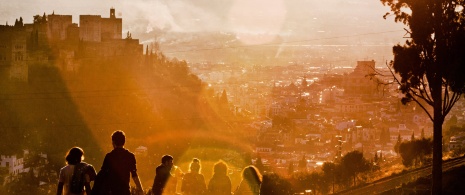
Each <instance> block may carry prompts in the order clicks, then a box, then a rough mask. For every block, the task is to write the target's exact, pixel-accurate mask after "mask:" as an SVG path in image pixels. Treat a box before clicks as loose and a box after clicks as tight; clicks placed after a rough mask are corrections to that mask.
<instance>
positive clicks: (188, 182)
mask: <svg viewBox="0 0 465 195" xmlns="http://www.w3.org/2000/svg"><path fill="white" fill-rule="evenodd" d="M200 168H201V166H200V160H199V159H197V158H194V159H192V162H191V164H190V166H189V170H190V171H189V173H186V174H185V175H184V177H183V179H182V185H181V191H182V192H183V194H185V195H202V194H204V193H205V192H206V191H207V185H206V184H205V178H204V176H203V175H202V174H201V173H200Z"/></svg>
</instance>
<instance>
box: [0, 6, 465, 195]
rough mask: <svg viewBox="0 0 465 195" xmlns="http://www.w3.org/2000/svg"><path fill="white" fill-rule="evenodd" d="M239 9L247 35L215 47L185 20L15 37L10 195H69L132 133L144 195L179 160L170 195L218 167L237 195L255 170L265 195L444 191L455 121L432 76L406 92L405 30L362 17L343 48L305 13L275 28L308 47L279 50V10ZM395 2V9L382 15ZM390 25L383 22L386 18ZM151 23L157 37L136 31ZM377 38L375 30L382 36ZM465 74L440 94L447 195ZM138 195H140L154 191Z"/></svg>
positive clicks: (49, 29) (44, 24)
mask: <svg viewBox="0 0 465 195" xmlns="http://www.w3.org/2000/svg"><path fill="white" fill-rule="evenodd" d="M104 2H105V3H103V4H105V6H107V2H106V1H104ZM154 2H156V3H155V4H156V5H157V6H158V7H157V9H158V11H160V9H161V8H160V5H161V4H163V3H165V4H163V5H165V6H167V7H168V8H169V9H170V10H171V12H173V13H177V12H176V11H179V10H177V9H180V10H182V9H183V8H185V7H187V4H183V5H182V6H181V5H178V4H174V3H173V2H171V3H169V2H164V1H154ZM225 2H226V1H225ZM227 2H228V3H230V4H232V5H230V4H228V6H230V8H229V9H228V10H229V12H230V15H234V14H236V15H234V19H235V20H233V21H235V22H236V23H234V22H232V24H236V25H237V26H241V25H242V26H241V27H242V28H239V30H238V29H236V31H228V30H227V29H226V28H225V27H223V26H216V27H215V28H214V30H212V31H210V32H203V31H200V30H198V29H200V28H201V27H202V28H204V27H205V26H207V25H206V24H202V25H200V24H198V25H199V26H198V27H195V25H194V26H192V24H190V23H189V22H185V23H183V22H182V20H179V18H176V17H181V15H182V14H181V13H177V15H176V14H173V17H174V18H175V19H173V21H175V22H173V21H172V22H171V23H169V24H165V26H160V25H156V24H160V21H158V23H156V22H155V23H151V22H150V18H149V20H148V21H149V22H148V23H147V21H142V20H141V21H138V22H134V21H135V20H136V19H135V18H137V17H134V15H131V14H129V13H126V12H123V14H122V13H121V11H119V10H118V9H119V8H118V7H112V5H109V6H107V7H106V8H103V9H105V11H106V12H107V13H106V14H102V15H99V14H98V13H102V10H99V11H98V13H90V14H87V13H75V12H73V13H62V12H61V11H58V9H59V8H60V7H56V8H50V9H52V11H51V13H49V11H48V10H50V9H47V10H40V11H41V12H43V11H46V12H45V13H41V14H35V15H23V16H20V15H16V16H14V17H16V18H15V21H14V22H11V21H9V20H8V21H7V22H6V23H5V25H0V134H1V135H2V136H1V143H0V155H1V159H0V194H56V193H57V189H59V186H60V182H61V179H60V178H61V173H60V170H61V168H62V167H63V166H66V165H67V161H68V158H67V157H66V160H65V156H67V155H68V154H69V152H70V151H71V150H70V148H73V147H80V148H82V150H83V151H84V154H83V155H84V157H85V158H84V161H85V162H86V163H89V164H91V165H93V167H94V168H95V170H96V171H97V172H99V170H100V169H101V167H102V169H103V168H104V166H103V165H102V164H105V162H106V161H105V162H104V158H105V159H106V158H107V157H106V156H105V154H107V153H108V152H110V151H112V150H113V149H114V148H115V140H113V136H112V133H113V134H114V132H115V131H117V130H121V131H124V132H125V136H126V144H124V142H123V145H124V148H126V149H128V150H129V151H131V152H132V153H134V155H135V159H136V161H137V172H138V174H137V175H136V176H138V180H140V184H141V186H142V187H143V189H141V190H142V191H143V192H140V193H139V194H142V193H143V194H152V190H154V189H152V184H153V185H154V186H155V182H154V177H155V173H156V168H157V166H158V165H159V163H160V159H162V157H163V158H164V156H166V155H167V154H169V155H170V156H172V158H173V157H174V160H173V163H174V168H173V169H171V171H172V175H173V176H172V178H171V180H172V181H173V182H174V187H173V189H172V191H170V192H168V191H165V192H164V194H189V193H187V192H184V187H181V186H183V181H184V180H183V176H184V178H186V175H187V173H190V171H189V170H190V169H191V168H192V163H191V161H192V162H194V161H193V159H197V163H200V162H201V163H202V166H201V169H200V171H201V173H202V174H203V177H205V181H204V185H205V184H207V186H209V185H208V184H209V182H210V181H211V180H213V177H212V175H213V174H214V172H215V171H214V169H213V167H214V166H215V165H216V164H217V163H218V162H224V163H225V164H227V167H228V171H227V175H228V177H229V178H230V180H231V181H230V185H231V186H232V189H231V190H229V191H230V192H231V194H233V193H234V192H236V193H235V194H240V190H239V189H240V187H239V186H240V185H241V183H242V182H241V177H243V176H241V174H242V173H241V172H243V169H244V170H245V168H244V167H247V166H249V165H253V167H255V168H256V169H257V170H259V173H260V174H261V175H262V176H263V181H262V183H261V185H260V192H259V194H270V195H272V194H366V193H369V194H396V193H401V194H436V193H435V192H437V191H435V189H433V188H434V186H433V187H431V186H432V184H433V185H437V184H436V183H434V178H435V175H436V176H437V174H435V170H437V168H435V162H437V161H434V160H435V157H436V156H435V155H437V153H435V150H433V148H435V146H437V145H435V144H437V143H436V142H433V140H434V139H433V138H436V137H437V130H436V128H437V126H436V125H437V122H436V121H435V120H434V119H435V118H438V117H439V116H438V115H436V113H437V112H436V109H437V108H436V107H434V106H431V107H429V106H427V105H435V104H433V103H434V101H435V99H434V97H433V95H431V94H432V93H431V92H425V91H427V90H426V89H431V88H432V86H433V84H432V83H433V82H432V80H430V78H429V77H430V75H428V74H427V73H425V75H427V76H420V77H419V78H420V79H417V80H415V79H414V78H413V76H410V77H409V79H405V78H407V77H406V75H409V74H414V73H412V72H418V71H416V69H413V70H412V71H410V72H408V71H407V72H408V73H405V72H402V70H401V69H400V68H399V65H397V64H396V62H397V61H400V62H399V63H402V62H403V61H402V60H399V59H401V57H402V55H401V54H402V53H400V54H399V53H396V52H399V48H397V49H398V50H396V47H400V46H399V44H400V45H402V44H403V42H405V40H406V39H408V38H410V37H407V36H406V35H404V34H405V33H407V34H409V33H410V34H412V33H411V32H410V31H409V30H407V29H405V28H404V29H403V28H402V27H401V26H400V27H399V26H395V25H393V24H394V23H395V22H394V19H392V18H389V17H387V19H386V21H387V22H389V23H392V24H391V25H392V26H388V27H387V28H386V29H380V30H378V31H377V30H376V28H375V26H376V25H377V24H375V23H376V22H373V21H371V20H368V19H367V21H360V20H361V18H359V17H361V16H354V17H357V18H356V19H353V20H346V21H342V22H346V23H347V25H350V26H354V29H353V30H351V29H345V31H346V34H338V32H339V31H341V32H344V29H342V30H341V28H343V26H338V25H337V24H335V22H333V23H332V24H327V26H325V25H324V24H323V23H325V22H326V21H328V20H329V19H325V20H324V21H325V22H323V23H322V22H321V21H319V20H317V19H316V18H317V16H316V15H318V14H322V13H320V12H322V11H320V12H318V11H315V10H313V9H312V10H313V11H314V13H313V14H315V16H314V17H311V18H309V20H312V21H313V22H310V23H311V24H312V25H314V26H316V27H314V28H310V27H309V26H306V25H303V24H302V27H301V28H299V25H298V24H299V23H298V22H299V21H298V20H296V21H289V20H288V19H289V18H291V19H292V18H293V17H297V16H296V15H292V14H290V13H289V12H291V11H302V10H300V9H296V10H293V9H294V8H292V6H298V5H299V4H297V3H296V4H294V3H295V2H294V3H289V4H286V6H285V5H284V2H282V1H276V2H275V1H273V2H268V3H269V4H270V5H269V6H270V10H269V12H270V13H272V14H271V15H272V16H271V15H270V16H269V17H270V18H271V19H273V17H278V16H281V17H284V18H286V14H288V15H287V19H283V21H279V20H278V19H276V21H275V22H276V23H279V22H282V23H283V24H285V25H283V26H286V25H287V26H291V27H292V28H295V29H294V31H296V32H300V33H301V34H298V33H296V34H292V33H291V31H292V30H289V29H286V30H285V32H282V31H281V32H278V33H275V34H273V33H274V32H272V31H270V30H269V29H268V31H266V32H262V31H261V30H263V29H261V28H259V27H261V25H265V26H266V25H271V26H273V25H272V24H268V22H267V21H262V20H258V19H260V17H261V14H264V15H266V13H268V12H267V11H266V10H265V11H257V12H259V13H258V15H253V17H254V18H255V19H257V18H258V19H257V21H258V23H253V22H257V21H255V19H250V20H251V24H248V23H247V22H245V23H243V24H241V25H239V23H240V22H239V19H240V17H241V16H242V14H243V13H247V11H253V10H249V9H252V8H250V7H249V6H252V5H250V4H247V3H245V7H239V8H238V7H237V6H244V5H242V4H244V2H235V3H231V2H233V1H227ZM254 2H255V1H254ZM299 2H300V1H299ZM302 2H303V1H302ZM302 2H300V3H302ZM387 2H393V1H389V0H382V1H381V2H376V3H378V4H379V6H380V7H383V3H384V4H385V5H386V6H387V5H390V4H388V3H387ZM137 3H140V2H139V1H137ZM152 3H153V2H152ZM203 3H205V5H204V4H203ZM255 3H257V5H258V4H260V3H263V2H262V1H259V0H257V1H256V2H255ZM339 3H341V2H339ZM10 4H12V3H11V2H8V3H6V5H8V6H11V5H10ZM117 4H118V5H119V4H120V3H117ZM123 4H124V3H123ZM194 4H195V3H194ZM194 4H192V5H189V6H194ZM206 4H207V3H206V1H200V2H197V4H195V6H198V7H197V8H203V9H205V10H204V12H203V13H205V15H208V14H211V13H210V12H209V11H212V10H215V11H216V12H215V13H217V14H219V13H220V12H221V9H219V8H218V7H221V6H220V4H212V5H209V6H206ZM141 5H143V4H141ZM149 5H152V4H150V3H147V6H149ZM260 5H261V4H260ZM312 5H313V6H317V4H316V3H314V4H312ZM370 5H371V4H370ZM8 6H6V8H9V7H8ZM43 6H44V5H41V6H40V7H43ZM47 6H51V5H47ZM88 6H91V5H88ZM99 6H100V5H99ZM99 6H96V7H99ZM121 6H124V5H121ZM126 6H127V7H135V5H131V6H129V5H126ZM202 6H205V7H202ZM325 6H334V5H333V4H332V3H328V4H324V5H321V7H322V8H323V7H325ZM346 6H349V7H355V6H358V7H361V8H366V7H367V6H369V5H368V4H366V3H363V2H362V1H353V2H352V1H351V2H349V3H347V5H346ZM283 7H284V8H283ZM175 8H176V9H175ZM291 8H292V9H291ZM462 8H463V7H462ZM217 9H218V10H217ZM237 9H239V11H238V10H237ZM282 9H284V11H283V10H282ZM341 9H342V8H341ZM392 9H394V8H392ZM64 10H66V9H64ZM91 10H93V9H91ZM190 11H192V10H190ZM223 11H224V10H223ZM388 11H389V10H388ZM392 11H394V10H392ZM143 12H145V11H144V10H143V9H141V11H140V13H141V14H142V13H143ZM262 12H263V13H262ZM332 12H334V11H330V13H332ZM367 12H368V11H367ZM13 13H14V11H13ZM21 13H23V12H21ZM185 13H189V12H188V11H186V12H185ZM212 13H213V12H212ZM351 13H353V12H351ZM370 13H371V10H370ZM460 13H462V12H460ZM76 14H77V15H76ZM126 14H127V15H128V17H129V19H127V20H126V18H125V17H123V16H125V15H126ZM268 14H269V13H268ZM377 14H378V15H379V18H380V19H383V15H384V14H385V12H380V13H377ZM160 15H163V12H161V13H160ZM245 15H246V14H245ZM328 15H329V14H328ZM333 15H334V14H333ZM322 16H326V15H325V14H322ZM2 17H5V18H9V17H11V16H9V15H8V16H6V14H3V15H2V14H0V18H2ZM191 17H194V16H191ZM195 17H199V18H200V19H198V20H200V22H204V20H207V19H208V17H207V16H195ZM202 17H203V18H202ZM244 17H245V16H244ZM302 17H303V16H302ZM305 17H306V16H305ZM318 17H320V16H318ZM26 18H27V19H26ZM278 18H279V17H278ZM385 18H386V15H385ZM31 19H32V20H31ZM176 19H177V20H176ZM193 20H194V21H196V19H195V18H193ZM211 20H212V22H214V23H221V21H215V19H214V18H212V19H211ZM216 20H220V19H216ZM236 20H237V21H236ZM245 20H246V21H247V20H249V19H245ZM396 20H397V19H396ZM76 21H78V22H76ZM126 21H129V22H128V23H130V24H125V23H126ZM156 21H157V20H156ZM176 21H177V22H176ZM144 22H146V23H147V25H148V26H146V29H145V31H144V30H141V28H140V27H136V26H137V25H135V23H138V24H141V23H144ZM190 22H192V21H190ZM161 23H162V22H161ZM188 23H189V24H188ZM204 23H207V22H204ZM291 24H293V25H291ZM203 25H205V26H203ZM212 25H213V24H212ZM370 25H373V27H374V28H375V30H369V31H367V29H370V28H369V26H370ZM331 26H337V27H334V28H333V27H331ZM149 27H150V28H149ZM187 27H189V28H192V29H193V30H192V31H187V30H186V28H187ZM291 27H289V28H291ZM460 27H461V28H463V29H465V27H464V26H463V24H462V26H460ZM196 28H198V29H197V30H195V29H196ZM273 28H274V27H273ZM273 28H271V29H273ZM283 28H284V27H283ZM309 28H310V29H311V30H309V31H308V33H306V31H305V30H308V29H309ZM180 29H181V30H180ZM254 30H256V31H257V32H255V31H254ZM347 33H349V34H347ZM320 34H325V35H324V36H323V37H321V36H320V37H318V36H319V35H320ZM307 35H308V36H309V37H307ZM413 35H414V34H412V36H413ZM415 35H416V34H415ZM313 37H315V38H313ZM459 37H460V36H459ZM458 42H459V43H458V45H460V43H462V42H460V41H458ZM393 47H394V49H393ZM458 48H459V49H458ZM460 48H461V47H460V46H456V47H453V50H452V51H461V50H460ZM393 52H394V54H397V55H394V54H393ZM458 53H459V52H458ZM454 54H455V53H454ZM404 55H406V54H404ZM423 55H425V54H423ZM451 55H452V54H451ZM399 56H401V57H399ZM452 56H454V55H452ZM456 56H460V55H459V54H457V55H456ZM396 57H398V58H396ZM404 57H405V56H404ZM415 60H416V58H415V59H414V58H413V57H412V58H408V60H405V61H406V62H405V63H415V62H416V61H415ZM460 60H462V59H461V58H459V59H458V60H457V61H459V62H457V63H455V62H454V63H455V64H458V65H457V66H451V67H450V70H451V71H455V74H452V73H451V75H452V76H450V77H449V76H444V82H443V83H448V82H449V81H448V80H447V79H457V80H454V81H455V82H452V81H451V82H452V83H453V84H442V85H443V86H442V87H441V86H440V88H439V89H440V91H441V92H442V93H443V94H442V98H443V100H442V99H441V100H442V101H441V102H443V103H442V107H441V108H442V109H444V110H443V111H441V112H439V113H440V114H442V115H440V116H441V117H443V118H442V121H441V124H440V126H439V128H440V130H441V131H440V132H439V136H441V138H442V140H441V141H442V142H439V144H440V146H442V148H440V149H441V150H439V152H440V154H441V156H440V161H439V162H440V164H439V166H441V167H442V168H441V171H440V172H439V173H441V174H440V175H441V177H442V181H443V182H442V193H444V194H461V193H463V192H465V189H464V187H463V186H461V185H460V183H458V184H457V183H456V182H453V181H454V180H455V179H457V177H460V174H462V173H463V172H464V170H465V169H464V166H463V164H464V162H463V161H464V159H463V156H464V153H465V111H464V110H465V101H464V99H463V92H464V91H465V90H464V89H465V87H464V86H457V85H456V83H459V84H458V85H460V83H464V82H463V81H462V80H460V78H459V77H461V75H463V74H464V73H465V72H463V70H464V69H465V66H464V65H463V60H462V61H460ZM451 63H452V62H451ZM454 63H453V64H454ZM441 67H442V66H441ZM444 67H446V66H444ZM454 68H457V69H454ZM418 69H421V68H418ZM424 69H425V68H423V69H421V70H424ZM426 78H427V79H426ZM425 80H426V81H425ZM428 81H430V82H428ZM446 81H447V82H446ZM415 82H416V83H420V84H417V85H415V84H416V83H415ZM405 83H407V84H405ZM414 86H415V87H414ZM408 87H410V88H408ZM412 88H413V89H412ZM415 90H418V91H419V92H418V93H416V92H417V91H415ZM433 91H434V90H433ZM412 94H413V95H412ZM439 96H441V94H440V95H439ZM431 102H432V103H431ZM430 103H431V104H430ZM440 104H441V103H440ZM440 106H441V105H440ZM433 113H434V115H433ZM67 151H68V154H67ZM199 159H200V161H199ZM68 163H69V161H68ZM190 163H191V164H190ZM162 164H163V161H162ZM101 165H102V166H101ZM99 174H100V173H99ZM157 174H158V168H157ZM97 176H98V175H97ZM132 176H133V177H134V175H132ZM133 179H134V178H133ZM91 180H92V179H91ZM155 180H156V179H155ZM59 181H60V182H59ZM95 182H97V180H96V181H95ZM134 182H135V183H132V182H131V183H130V186H131V190H132V192H131V194H137V193H136V192H135V191H137V190H138V189H139V188H140V186H139V184H138V183H137V182H136V180H134ZM184 183H186V182H184ZM91 184H92V185H93V184H94V182H91ZM86 189H87V187H86ZM136 189H137V190H136ZM205 190H207V189H205ZM58 191H59V190H58ZM60 193H61V192H60ZM153 193H154V194H155V191H154V192H153ZM92 194H94V192H92ZM199 194H208V193H207V192H206V191H205V192H203V193H199ZM210 194H215V193H212V192H210Z"/></svg>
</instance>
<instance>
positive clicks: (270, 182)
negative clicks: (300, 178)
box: [260, 173, 294, 195]
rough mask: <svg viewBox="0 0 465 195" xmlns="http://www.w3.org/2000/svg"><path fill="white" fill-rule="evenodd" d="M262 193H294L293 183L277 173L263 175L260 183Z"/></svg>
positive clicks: (281, 194) (272, 194) (284, 194)
mask: <svg viewBox="0 0 465 195" xmlns="http://www.w3.org/2000/svg"><path fill="white" fill-rule="evenodd" d="M260 193H261V194H267V195H291V194H294V191H293V189H292V185H291V183H290V182H289V181H288V180H287V179H284V178H282V177H281V176H279V175H278V174H276V173H270V174H265V175H263V182H262V185H260Z"/></svg>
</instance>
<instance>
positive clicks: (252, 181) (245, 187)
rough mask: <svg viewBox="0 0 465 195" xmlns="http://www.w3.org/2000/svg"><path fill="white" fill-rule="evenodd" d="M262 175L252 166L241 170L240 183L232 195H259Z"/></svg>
mask: <svg viewBox="0 0 465 195" xmlns="http://www.w3.org/2000/svg"><path fill="white" fill-rule="evenodd" d="M261 184H262V175H261V174H260V171H259V170H258V169H257V168H256V167H255V166H253V165H250V166H247V167H245V168H244V170H242V181H241V183H240V184H239V186H238V187H237V189H236V192H234V195H259V194H260V185H261Z"/></svg>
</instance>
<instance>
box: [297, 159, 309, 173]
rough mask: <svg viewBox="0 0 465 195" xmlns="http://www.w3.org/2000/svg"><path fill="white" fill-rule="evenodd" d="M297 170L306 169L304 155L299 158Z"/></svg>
mask: <svg viewBox="0 0 465 195" xmlns="http://www.w3.org/2000/svg"><path fill="white" fill-rule="evenodd" d="M299 171H304V172H306V171H307V159H305V155H303V156H302V159H300V160H299Z"/></svg>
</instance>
